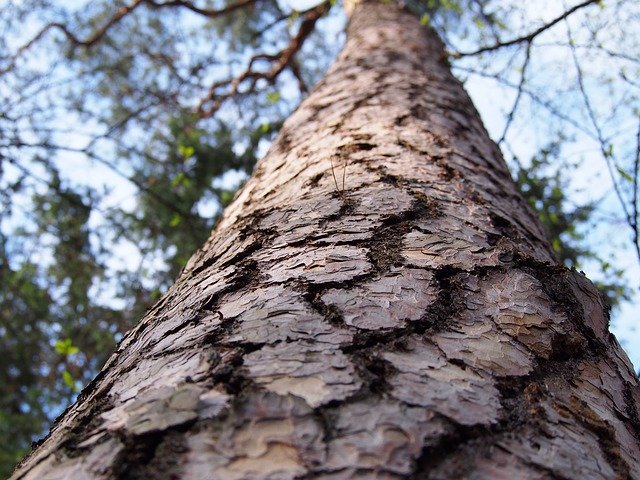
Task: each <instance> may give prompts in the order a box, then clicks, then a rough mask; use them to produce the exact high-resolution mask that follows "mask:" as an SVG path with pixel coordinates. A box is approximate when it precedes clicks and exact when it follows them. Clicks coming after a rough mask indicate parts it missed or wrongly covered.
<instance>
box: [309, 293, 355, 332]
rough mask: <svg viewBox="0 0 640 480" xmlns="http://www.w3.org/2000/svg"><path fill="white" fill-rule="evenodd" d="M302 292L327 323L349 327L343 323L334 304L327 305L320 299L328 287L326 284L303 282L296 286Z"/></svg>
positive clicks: (340, 314) (338, 326) (339, 312)
mask: <svg viewBox="0 0 640 480" xmlns="http://www.w3.org/2000/svg"><path fill="white" fill-rule="evenodd" d="M298 288H299V289H301V290H302V291H303V292H304V293H303V298H304V299H305V300H306V301H307V303H308V304H309V305H311V307H312V308H313V309H314V310H315V311H316V312H318V313H319V314H320V315H322V316H323V317H324V319H325V320H326V322H327V323H329V324H330V325H333V326H334V327H337V328H349V326H348V325H347V324H346V323H345V321H344V317H343V316H342V312H341V311H340V309H339V308H338V307H336V306H335V305H327V304H326V303H324V301H323V300H322V294H323V293H324V292H325V291H326V290H327V289H328V288H327V286H326V285H324V284H322V285H318V284H314V283H308V284H303V285H301V286H299V287H298Z"/></svg>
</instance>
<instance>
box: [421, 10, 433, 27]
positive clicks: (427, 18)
mask: <svg viewBox="0 0 640 480" xmlns="http://www.w3.org/2000/svg"><path fill="white" fill-rule="evenodd" d="M430 21H431V16H430V15H429V14H428V13H425V14H424V15H422V16H421V17H420V25H422V26H423V27H424V26H426V25H429V22H430Z"/></svg>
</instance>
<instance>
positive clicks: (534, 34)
mask: <svg viewBox="0 0 640 480" xmlns="http://www.w3.org/2000/svg"><path fill="white" fill-rule="evenodd" d="M599 1H600V0H585V1H583V2H582V3H579V4H578V5H576V6H574V7H572V8H570V9H569V10H567V11H566V12H564V13H563V14H562V15H560V16H559V17H556V18H554V19H553V20H551V21H550V22H549V23H545V24H544V25H542V26H541V27H539V28H537V29H536V30H534V31H533V32H531V33H528V34H527V35H523V36H521V37H517V38H513V39H511V40H507V41H504V42H498V43H496V44H494V45H489V46H486V47H481V48H479V49H477V50H474V51H471V52H451V53H449V56H450V57H452V58H461V57H470V56H473V55H478V54H480V53H485V52H491V51H494V50H499V49H501V48H504V47H510V46H512V45H518V44H520V43H525V42H528V43H531V42H532V41H533V39H534V38H536V37H537V36H538V35H540V34H541V33H542V32H544V31H546V30H549V29H550V28H551V27H553V26H554V25H556V24H558V23H559V22H561V21H562V20H565V19H566V18H568V17H569V16H570V15H572V14H573V13H575V12H577V11H578V10H581V9H582V8H584V7H588V6H589V5H593V4H597V3H599Z"/></svg>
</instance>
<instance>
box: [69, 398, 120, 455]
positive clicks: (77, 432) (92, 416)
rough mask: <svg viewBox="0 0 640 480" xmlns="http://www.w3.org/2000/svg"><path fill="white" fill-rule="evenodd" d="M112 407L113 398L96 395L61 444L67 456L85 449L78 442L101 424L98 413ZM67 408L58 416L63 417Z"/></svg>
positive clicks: (78, 453)
mask: <svg viewBox="0 0 640 480" xmlns="http://www.w3.org/2000/svg"><path fill="white" fill-rule="evenodd" d="M112 407H113V399H112V398H111V397H110V396H108V395H105V396H103V397H98V398H97V399H96V401H95V402H94V403H93V404H92V405H91V408H90V409H89V410H88V411H86V412H84V413H83V414H82V415H81V416H79V417H78V418H76V419H75V422H74V424H73V427H72V428H71V430H70V431H69V433H68V435H67V438H66V439H65V441H64V443H63V444H62V448H63V449H64V452H65V454H66V455H67V456H68V457H70V458H73V457H75V456H77V455H80V454H81V452H82V451H83V450H85V449H84V448H80V447H78V444H79V443H81V442H82V441H83V440H85V439H86V438H87V437H88V436H89V434H90V433H91V432H93V431H94V430H95V429H97V428H98V427H99V426H100V425H101V424H102V418H101V417H100V414H102V413H103V412H106V411H107V410H110V409H111V408H112ZM67 410H68V408H67ZM67 410H65V412H64V413H62V415H61V416H60V417H58V418H63V416H64V415H65V414H66V412H67Z"/></svg>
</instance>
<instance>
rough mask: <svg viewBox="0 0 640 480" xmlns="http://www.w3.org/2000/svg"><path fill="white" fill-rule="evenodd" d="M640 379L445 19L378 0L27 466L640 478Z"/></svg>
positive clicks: (89, 473)
mask: <svg viewBox="0 0 640 480" xmlns="http://www.w3.org/2000/svg"><path fill="white" fill-rule="evenodd" d="M638 395H639V393H638V382H637V378H636V376H635V374H634V373H633V370H632V368H631V366H630V364H629V362H628V360H627V358H626V356H625V354H624V353H623V352H622V350H621V349H620V347H619V346H618V344H617V342H616V341H615V339H614V338H613V337H612V336H611V335H610V334H609V333H608V331H607V315H606V312H605V310H604V308H603V305H602V303H601V301H600V298H599V296H598V294H597V293H596V290H595V289H594V288H593V286H592V285H591V283H590V282H589V281H588V280H586V279H585V277H584V276H583V275H581V274H579V273H577V272H575V271H569V270H567V269H565V268H563V267H562V266H560V265H558V264H557V262H556V261H555V259H554V258H553V254H552V253H551V249H550V247H549V245H548V242H547V240H546V239H545V235H544V234H543V230H542V228H541V226H540V224H539V223H538V221H537V220H536V218H535V215H534V214H533V213H532V211H531V210H530V209H529V208H528V207H527V205H526V202H525V201H524V200H523V199H522V197H521V196H520V195H519V194H518V192H517V190H516V187H515V186H514V183H513V182H512V180H511V177H510V175H509V173H508V171H507V168H506V165H505V163H504V161H503V160H502V158H501V156H500V153H499V150H498V149H497V147H496V146H495V144H494V143H493V142H492V141H491V140H490V139H489V137H488V135H487V133H486V131H485V130H484V128H483V126H482V123H481V121H480V119H479V116H478V114H477V112H476V111H475V109H474V108H473V106H472V104H471V101H470V100H469V98H468V96H467V95H466V93H465V92H464V90H463V89H462V87H461V85H460V83H459V82H458V81H456V80H455V79H454V78H453V76H452V75H451V73H450V71H449V68H448V65H447V63H446V61H445V60H444V56H443V47H442V44H441V42H440V41H439V39H438V38H437V37H436V36H435V34H434V33H433V32H431V31H429V30H428V29H426V28H424V27H421V26H420V25H419V23H418V21H417V20H416V19H415V18H414V17H413V16H411V15H409V14H407V13H404V12H403V11H401V10H400V9H398V8H396V7H394V6H392V5H389V4H382V3H380V4H378V3H375V4H374V3H368V4H366V5H360V6H358V7H356V9H355V12H354V14H353V17H352V19H351V22H350V25H349V30H348V41H347V44H346V47H345V49H344V51H343V52H342V54H341V55H340V57H339V58H338V60H337V61H336V63H335V65H334V66H333V67H332V68H331V69H330V70H329V72H328V73H327V75H326V77H325V79H324V80H323V81H322V82H321V83H320V84H319V85H318V86H316V88H315V90H314V91H313V92H312V94H311V95H310V96H309V98H307V100H305V101H304V102H303V104H302V105H301V106H300V108H299V109H298V110H297V111H296V113H295V114H294V115H293V116H292V117H291V118H290V119H289V120H288V121H287V122H286V123H285V125H284V127H283V130H282V132H281V134H280V136H279V137H278V139H277V140H276V142H275V143H274V145H273V147H272V148H271V150H270V152H269V153H268V155H267V156H266V157H265V158H264V159H263V160H262V161H261V162H260V164H259V165H258V167H257V169H256V172H255V173H254V175H253V177H252V178H251V180H250V181H249V182H248V183H247V185H246V186H245V187H244V189H243V190H242V192H241V193H240V194H239V195H238V197H237V198H236V200H235V202H234V203H233V205H232V206H231V207H229V209H228V210H227V212H226V213H225V215H224V217H223V219H222V221H221V222H220V224H219V225H218V227H217V229H216V231H215V232H214V234H213V236H212V237H211V239H210V240H209V241H208V242H207V244H206V245H205V246H204V247H203V249H202V250H201V251H200V252H198V253H197V254H196V255H195V256H194V257H193V258H192V259H191V261H190V262H189V265H188V266H187V268H186V269H185V271H184V273H183V275H182V276H181V278H180V279H179V280H178V282H177V283H176V285H175V286H174V287H173V288H172V289H171V291H170V292H169V294H168V295H167V296H166V297H165V298H164V299H163V300H162V301H161V302H160V303H159V304H158V305H157V306H156V307H155V308H154V309H153V310H152V311H151V312H149V314H148V315H147V316H146V317H145V318H144V319H143V320H142V321H141V322H140V324H139V325H138V326H137V327H136V328H135V329H133V330H132V331H131V332H130V333H129V334H128V335H127V337H126V338H125V340H124V341H123V342H122V343H121V345H120V346H119V348H118V350H117V352H116V353H115V354H114V355H113V356H112V357H111V359H110V360H109V362H108V364H107V365H106V366H105V368H104V369H103V371H102V372H101V373H100V374H99V375H98V378H97V379H96V380H95V381H94V382H92V383H91V384H90V385H89V387H87V389H86V390H85V391H84V392H83V394H82V395H81V398H80V400H79V401H78V403H77V404H76V405H75V406H73V407H72V408H71V409H70V410H69V411H68V412H67V413H66V414H65V416H64V417H62V418H61V419H60V420H59V421H58V423H57V424H56V425H55V427H54V428H53V430H52V432H51V434H50V435H49V437H48V438H47V439H46V440H45V441H44V443H43V444H42V445H40V447H39V448H38V449H37V450H36V451H35V452H34V453H33V454H32V455H31V456H30V457H29V458H28V459H27V460H26V461H25V462H24V463H23V465H22V466H21V467H20V468H19V469H18V470H17V472H16V474H15V478H23V477H24V478H32V479H48V478H85V477H88V478H137V477H140V478H147V479H148V478H156V477H157V478H182V479H218V478H219V479H249V478H273V479H285V478H434V479H436V478H438V479H439V478H452V479H459V478H474V479H479V478H487V479H495V478H532V479H533V478H535V479H543V478H545V479H546V478H579V479H584V478H589V479H610V478H619V479H625V478H629V477H633V478H640V467H639V465H638V462H637V459H638V458H640V441H639V440H640V423H639V421H638V414H637V405H638Z"/></svg>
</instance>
